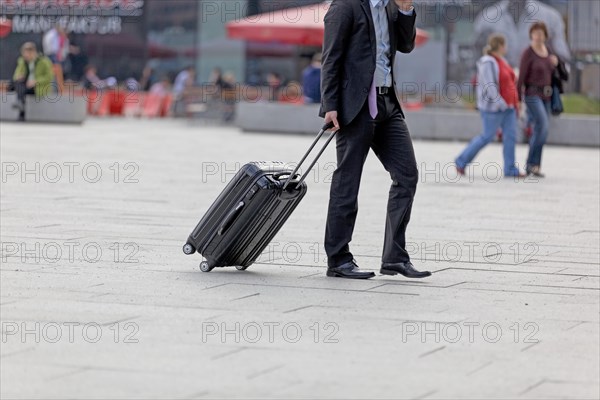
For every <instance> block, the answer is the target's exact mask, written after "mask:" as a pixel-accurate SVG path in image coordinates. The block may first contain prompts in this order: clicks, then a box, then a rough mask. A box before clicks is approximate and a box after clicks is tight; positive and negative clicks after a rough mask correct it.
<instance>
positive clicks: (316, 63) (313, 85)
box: [302, 53, 321, 104]
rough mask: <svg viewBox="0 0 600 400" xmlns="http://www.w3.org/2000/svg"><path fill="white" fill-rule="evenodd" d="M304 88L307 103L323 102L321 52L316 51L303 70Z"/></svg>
mask: <svg viewBox="0 0 600 400" xmlns="http://www.w3.org/2000/svg"><path fill="white" fill-rule="evenodd" d="M302 89H303V92H304V102H305V103H306V104H311V103H320V102H321V53H316V54H315V55H314V56H313V58H312V61H311V63H310V65H309V66H308V67H306V68H305V69H304V71H303V72H302Z"/></svg>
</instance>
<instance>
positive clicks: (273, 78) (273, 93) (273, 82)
mask: <svg viewBox="0 0 600 400" xmlns="http://www.w3.org/2000/svg"><path fill="white" fill-rule="evenodd" d="M281 85H282V80H281V76H280V75H279V74H278V73H277V72H269V73H268V74H267V86H268V87H269V101H277V100H278V99H279V90H280V89H281Z"/></svg>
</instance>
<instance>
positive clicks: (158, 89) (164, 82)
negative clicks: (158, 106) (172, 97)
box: [149, 75, 172, 97]
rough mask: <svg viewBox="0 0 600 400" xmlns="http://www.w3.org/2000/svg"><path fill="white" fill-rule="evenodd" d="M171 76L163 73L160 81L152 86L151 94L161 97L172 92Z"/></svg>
mask: <svg viewBox="0 0 600 400" xmlns="http://www.w3.org/2000/svg"><path fill="white" fill-rule="evenodd" d="M171 87H172V85H171V78H169V76H168V75H163V76H162V78H161V79H160V81H158V82H156V83H155V84H153V85H152V87H151V88H150V91H149V92H150V94H154V95H157V96H160V97H165V96H167V95H168V94H170V93H171Z"/></svg>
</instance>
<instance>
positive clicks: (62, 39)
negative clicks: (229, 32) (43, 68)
mask: <svg viewBox="0 0 600 400" xmlns="http://www.w3.org/2000/svg"><path fill="white" fill-rule="evenodd" d="M42 43H43V48H44V54H45V55H46V56H47V57H48V58H50V60H51V61H52V64H53V70H54V78H55V80H56V85H57V87H58V90H59V92H61V93H62V91H63V88H64V81H65V77H64V69H65V63H66V61H67V57H68V56H69V50H70V49H69V37H68V36H67V32H66V30H65V28H63V26H62V25H60V24H56V25H55V26H54V27H53V28H52V29H50V30H49V31H48V32H46V34H45V35H44V38H43V42H42Z"/></svg>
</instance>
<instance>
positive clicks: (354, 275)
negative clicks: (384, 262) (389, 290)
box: [327, 261, 375, 279]
mask: <svg viewBox="0 0 600 400" xmlns="http://www.w3.org/2000/svg"><path fill="white" fill-rule="evenodd" d="M327 276H331V277H334V278H346V279H369V278H373V277H374V276H375V273H374V272H364V271H361V270H360V269H359V268H358V265H356V263H355V262H354V261H350V262H347V263H346V264H342V265H338V266H337V267H329V268H327Z"/></svg>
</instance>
